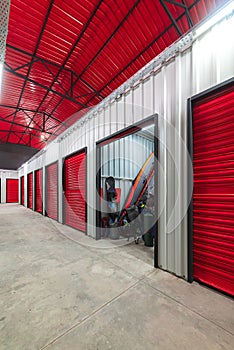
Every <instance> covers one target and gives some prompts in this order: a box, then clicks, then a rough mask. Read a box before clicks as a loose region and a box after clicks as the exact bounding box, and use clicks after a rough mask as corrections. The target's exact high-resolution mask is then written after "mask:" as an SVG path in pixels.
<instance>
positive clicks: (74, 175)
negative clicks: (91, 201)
mask: <svg viewBox="0 0 234 350" xmlns="http://www.w3.org/2000/svg"><path fill="white" fill-rule="evenodd" d="M86 168H87V166H86V148H85V149H83V150H80V151H78V152H76V153H73V154H71V155H68V156H67V157H66V158H65V159H64V164H63V191H64V197H63V198H64V205H63V213H64V215H63V222H64V223H65V224H66V225H69V226H71V227H74V228H75V229H77V230H80V231H82V232H85V233H86V222H87V204H86V192H87V190H86V186H87V185H86V182H87V180H86V176H87V175H86Z"/></svg>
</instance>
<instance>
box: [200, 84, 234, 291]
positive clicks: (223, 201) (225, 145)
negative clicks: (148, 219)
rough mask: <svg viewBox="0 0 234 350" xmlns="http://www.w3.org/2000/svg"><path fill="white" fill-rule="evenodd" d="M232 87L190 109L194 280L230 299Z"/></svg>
mask: <svg viewBox="0 0 234 350" xmlns="http://www.w3.org/2000/svg"><path fill="white" fill-rule="evenodd" d="M233 101H234V86H233V84H232V85H231V86H230V85H229V86H227V87H226V88H222V89H219V90H215V92H213V93H212V95H209V96H208V97H205V98H202V99H199V100H197V101H195V102H194V103H193V132H194V145H193V151H194V160H193V166H194V194H193V208H194V211H193V242H194V248H193V255H194V278H195V279H197V280H199V281H201V282H203V283H206V284H208V285H210V286H212V287H215V288H217V289H219V290H221V291H223V292H226V293H228V294H231V295H234V267H233V262H234V221H233V213H234V182H233V179H234V143H233V140H234V128H233V123H234V108H233Z"/></svg>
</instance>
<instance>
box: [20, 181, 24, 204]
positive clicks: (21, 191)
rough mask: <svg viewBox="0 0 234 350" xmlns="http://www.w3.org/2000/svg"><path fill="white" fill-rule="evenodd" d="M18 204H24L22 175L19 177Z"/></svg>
mask: <svg viewBox="0 0 234 350" xmlns="http://www.w3.org/2000/svg"><path fill="white" fill-rule="evenodd" d="M20 204H21V205H24V176H21V178H20Z"/></svg>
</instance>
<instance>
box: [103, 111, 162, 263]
mask: <svg viewBox="0 0 234 350" xmlns="http://www.w3.org/2000/svg"><path fill="white" fill-rule="evenodd" d="M148 125H153V126H154V156H155V158H156V159H157V160H158V155H159V150H158V148H159V142H158V114H153V115H151V116H149V117H147V118H145V119H142V120H140V121H139V122H137V123H134V124H132V125H130V126H128V127H126V128H123V129H121V130H119V131H117V132H115V133H113V134H111V135H109V136H107V137H105V138H103V139H101V140H99V141H97V142H96V239H101V203H100V196H99V193H100V188H101V147H102V146H105V145H107V144H109V143H111V142H113V141H117V140H119V139H121V138H123V137H125V136H128V135H130V134H135V133H136V132H138V131H140V130H141V129H143V128H144V127H146V126H148ZM154 174H158V161H156V162H154ZM155 179H156V176H155ZM154 191H155V195H154V207H155V216H156V218H157V221H156V223H155V224H154V231H155V240H154V267H158V260H159V257H158V251H159V244H158V186H154Z"/></svg>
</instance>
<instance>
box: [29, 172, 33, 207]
mask: <svg viewBox="0 0 234 350" xmlns="http://www.w3.org/2000/svg"><path fill="white" fill-rule="evenodd" d="M28 208H29V209H32V208H33V173H30V174H28Z"/></svg>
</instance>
